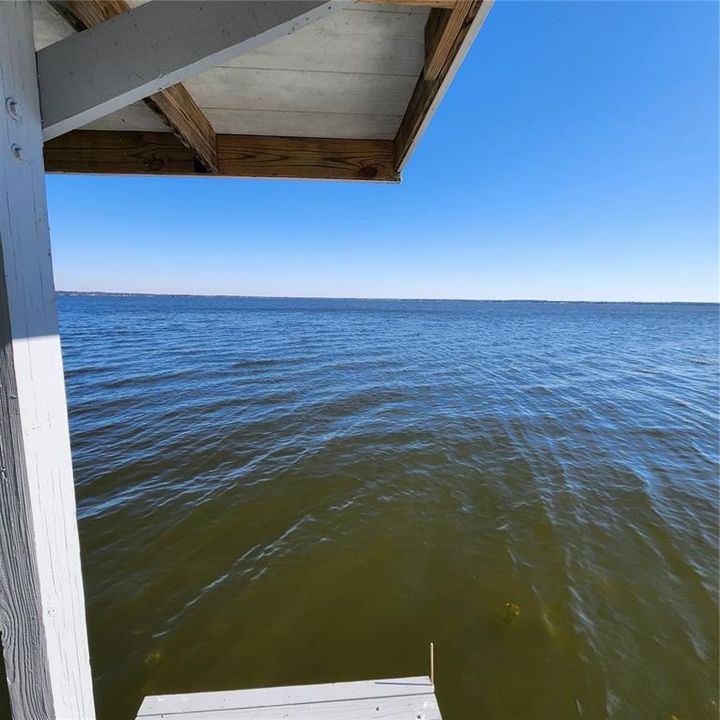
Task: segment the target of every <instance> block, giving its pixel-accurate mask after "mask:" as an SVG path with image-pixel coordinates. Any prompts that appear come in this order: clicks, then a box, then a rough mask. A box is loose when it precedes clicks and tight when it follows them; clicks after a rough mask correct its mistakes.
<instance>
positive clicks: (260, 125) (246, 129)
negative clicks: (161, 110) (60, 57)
mask: <svg viewBox="0 0 720 720" xmlns="http://www.w3.org/2000/svg"><path fill="white" fill-rule="evenodd" d="M155 1H157V0H155ZM130 4H134V5H137V4H138V3H137V2H136V3H130ZM35 5H36V6H38V7H36V12H35V17H36V47H37V48H38V49H39V48H40V47H44V46H46V45H49V44H51V43H52V42H55V41H57V40H61V39H63V37H68V36H69V35H72V34H73V30H72V29H71V28H70V27H69V26H68V25H67V24H66V23H65V22H64V20H63V19H62V18H60V17H59V16H58V15H57V13H56V12H55V10H53V8H52V7H51V6H50V5H49V4H48V3H46V2H36V3H35ZM428 13H429V9H427V8H423V7H412V6H405V5H377V4H370V3H368V4H364V3H363V4H360V3H358V4H355V5H351V6H350V7H347V8H343V9H342V10H340V11H339V12H337V13H335V14H334V15H331V16H330V17H327V18H325V19H323V20H320V21H318V22H316V23H314V24H312V25H310V26H308V27H306V28H303V29H302V30H299V31H297V32H295V33H293V34H292V35H287V36H285V37H283V38H280V39H279V40H275V41H274V42H271V43H268V44H267V45H263V46H261V47H260V48H258V49H257V50H253V51H251V52H249V53H246V54H244V55H241V56H240V57H237V58H235V59H234V60H232V61H230V62H228V63H227V64H226V65H223V66H218V67H214V68H212V69H211V70H208V71H207V72H204V73H202V74H200V75H197V76H196V77H193V78H191V79H189V80H186V81H185V83H184V85H185V87H186V88H187V89H188V91H189V92H190V94H191V95H192V96H193V99H194V100H195V102H196V103H197V105H198V106H199V107H200V109H201V110H202V111H203V112H204V113H205V115H206V116H207V118H208V119H209V120H210V123H211V124H212V126H213V128H214V129H215V132H217V133H224V134H238V135H282V136H288V137H322V138H365V139H373V140H377V139H386V140H390V139H392V138H393V137H394V136H395V133H396V132H397V129H398V127H399V125H400V121H401V120H402V117H403V115H404V113H405V110H406V108H407V105H408V102H409V101H410V96H411V95H412V92H413V89H414V87H415V83H416V82H417V79H418V76H419V75H420V71H421V70H422V66H423V62H424V57H425V55H424V53H425V44H424V31H425V23H426V21H427V16H428ZM85 129H88V130H144V131H152V132H165V131H167V132H169V131H170V129H169V128H168V127H167V126H166V125H165V124H164V123H163V122H162V120H161V119H160V118H159V117H158V116H157V115H156V114H155V113H153V112H152V111H151V110H150V109H149V108H147V107H146V106H145V105H144V104H143V103H134V104H133V105H130V106H129V107H127V108H125V109H123V110H120V111H117V112H114V113H112V114H110V115H107V116H106V117H104V118H102V119H100V120H97V121H95V122H93V123H90V124H89V125H87V126H85Z"/></svg>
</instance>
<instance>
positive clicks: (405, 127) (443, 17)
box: [394, 0, 493, 171]
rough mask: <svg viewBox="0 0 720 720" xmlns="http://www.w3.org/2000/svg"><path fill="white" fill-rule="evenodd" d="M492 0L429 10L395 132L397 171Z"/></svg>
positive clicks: (464, 1)
mask: <svg viewBox="0 0 720 720" xmlns="http://www.w3.org/2000/svg"><path fill="white" fill-rule="evenodd" d="M492 2H493V0H461V2H459V3H458V4H457V5H456V6H455V7H454V8H453V9H452V10H447V9H446V10H437V9H433V10H431V11H430V16H429V18H428V23H427V26H426V33H425V43H426V51H425V56H426V60H425V67H424V69H423V72H422V74H421V76H420V78H419V80H418V82H417V84H416V85H415V90H414V91H413V94H412V97H411V98H410V103H409V104H408V108H407V110H406V112H405V115H404V116H403V119H402V121H401V123H400V128H399V129H398V132H397V135H396V136H395V141H394V142H395V169H396V170H398V171H400V170H401V169H402V168H403V166H404V164H405V162H406V160H407V158H408V156H409V154H410V151H411V150H412V148H413V147H414V145H415V143H416V142H417V140H418V139H419V137H420V135H421V134H422V132H423V130H424V129H425V127H426V125H427V123H428V121H429V119H430V117H431V116H432V114H433V112H434V110H435V108H436V106H437V105H438V103H439V102H440V100H441V99H442V96H443V94H444V93H445V90H446V89H447V87H448V86H449V84H450V82H451V81H452V78H453V76H454V75H455V72H456V70H457V69H458V67H459V66H460V63H461V62H462V60H463V58H464V56H465V53H466V52H467V50H468V49H469V48H470V45H471V44H472V41H473V39H474V38H475V35H476V34H477V32H478V31H479V30H480V26H481V25H482V23H483V22H484V20H485V17H486V16H487V14H488V12H489V11H490V7H491V6H492Z"/></svg>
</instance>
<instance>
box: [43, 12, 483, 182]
mask: <svg viewBox="0 0 720 720" xmlns="http://www.w3.org/2000/svg"><path fill="white" fill-rule="evenodd" d="M491 4H492V0H393V1H392V2H389V1H388V0H371V1H370V2H367V1H366V2H352V0H339V1H337V2H335V1H330V2H328V1H327V0H269V1H268V2H258V1H256V0H229V1H228V0H225V1H219V0H211V1H210V2H195V1H194V0H181V1H179V2H175V1H172V0H150V2H146V1H144V0H49V2H46V1H45V0H38V1H37V2H35V3H34V6H33V9H34V19H35V23H34V26H35V43H36V48H37V65H38V78H39V84H40V98H41V106H42V116H43V133H44V137H45V145H44V158H45V168H46V171H47V172H51V173H91V174H111V175H218V176H229V177H264V178H308V179H334V180H361V181H362V180H365V181H368V180H369V181H380V182H398V181H399V180H400V173H401V171H402V169H403V167H404V165H405V163H406V162H407V160H408V158H409V156H410V154H411V152H412V150H413V148H414V147H415V144H416V142H417V141H418V139H419V137H420V135H421V134H422V132H423V130H424V129H425V127H426V125H427V123H428V122H429V120H430V118H431V116H432V114H433V112H434V110H435V108H436V106H437V104H438V103H439V101H440V100H441V98H442V96H443V94H444V92H445V90H446V89H447V87H448V86H449V84H450V82H451V81H452V78H453V76H454V74H455V72H456V70H457V69H458V67H459V65H460V63H461V62H462V59H463V57H464V55H465V53H466V52H467V50H468V49H469V47H470V45H471V44H472V41H473V39H474V37H475V35H476V33H477V32H478V30H479V29H480V26H481V25H482V23H483V21H484V18H485V16H486V15H487V12H488V11H489V9H490V5H491Z"/></svg>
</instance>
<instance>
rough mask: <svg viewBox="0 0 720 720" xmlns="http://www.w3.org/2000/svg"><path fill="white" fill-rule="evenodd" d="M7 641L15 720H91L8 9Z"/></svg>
mask: <svg viewBox="0 0 720 720" xmlns="http://www.w3.org/2000/svg"><path fill="white" fill-rule="evenodd" d="M0 98H2V99H3V105H4V106H3V107H2V108H0V196H1V199H0V633H1V634H2V642H3V652H4V656H5V671H6V675H7V681H8V688H9V694H10V703H11V707H12V714H13V717H14V718H16V720H21V719H22V720H25V719H28V720H41V719H42V720H61V719H62V718H81V719H82V720H92V718H94V717H95V712H94V708H93V693H92V678H91V675H90V663H89V659H88V644H87V631H86V627H85V605H84V599H83V587H82V575H81V570H80V547H79V542H78V530H77V520H76V514H75V488H74V484H73V474H72V465H71V460H70V439H69V434H68V420H67V407H66V401H65V385H64V380H63V367H62V356H61V353H60V338H59V337H58V326H57V315H56V311H55V290H54V286H53V276H52V261H51V258H50V238H49V233H48V218H47V202H46V198H45V180H44V169H43V158H42V127H41V122H40V103H39V97H38V82H37V75H36V71H35V49H34V43H33V28H32V14H31V7H30V3H28V2H25V1H24V0H17V1H15V0H9V1H8V0H6V1H5V2H0Z"/></svg>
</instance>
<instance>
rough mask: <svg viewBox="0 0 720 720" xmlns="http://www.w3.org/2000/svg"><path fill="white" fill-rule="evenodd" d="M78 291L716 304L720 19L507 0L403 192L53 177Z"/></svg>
mask: <svg viewBox="0 0 720 720" xmlns="http://www.w3.org/2000/svg"><path fill="white" fill-rule="evenodd" d="M48 196H49V206H50V224H51V232H52V243H53V258H54V265H55V276H56V285H57V287H58V288H59V289H65V290H102V291H121V292H160V293H164V292H185V293H207V294H216V293H217V294H238V295H283V296H326V297H412V298H478V299H511V298H531V299H558V300H657V301H670V300H685V301H716V300H717V299H718V4H716V3H714V2H707V3H705V2H692V1H689V2H677V3H675V2H634V3H629V2H599V3H596V2H583V1H579V2H552V3H546V2H530V3H525V2H511V1H508V0H497V2H496V3H495V6H494V7H493V9H492V11H491V12H490V15H489V16H488V19H487V21H486V23H485V25H484V26H483V28H482V30H481V31H480V34H479V36H478V38H477V40H476V42H475V45H474V47H473V48H472V50H471V52H470V53H469V55H468V57H467V58H466V61H465V63H464V65H463V67H462V68H461V70H460V72H459V74H458V75H457V77H456V79H455V82H454V84H453V86H452V87H451V89H450V91H449V93H448V94H447V95H446V97H445V100H444V102H443V103H442V104H441V106H440V109H439V111H438V113H437V114H436V115H435V118H434V119H433V121H432V123H431V125H430V127H429V129H428V131H427V132H426V134H425V136H424V137H423V139H422V141H421V143H420V144H419V146H418V148H417V150H416V151H415V154H414V156H413V158H412V159H411V161H410V163H409V164H408V166H407V168H406V169H405V173H404V176H403V182H402V184H401V185H399V186H391V185H363V184H353V183H330V182H293V181H267V180H259V181H258V180H230V179H206V178H109V177H91V176H79V177H73V176H48Z"/></svg>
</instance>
